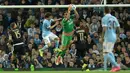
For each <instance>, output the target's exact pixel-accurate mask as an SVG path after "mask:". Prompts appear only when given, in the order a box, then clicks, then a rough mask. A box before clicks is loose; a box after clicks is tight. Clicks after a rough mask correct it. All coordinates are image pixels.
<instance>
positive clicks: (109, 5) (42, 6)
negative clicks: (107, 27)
mask: <svg viewBox="0 0 130 73" xmlns="http://www.w3.org/2000/svg"><path fill="white" fill-rule="evenodd" d="M103 2H104V3H103ZM102 3H103V4H102ZM68 6H69V5H0V9H4V8H67V7H68ZM105 6H107V7H130V4H107V0H102V1H101V4H98V5H97V4H95V5H76V7H77V8H87V7H105Z"/></svg>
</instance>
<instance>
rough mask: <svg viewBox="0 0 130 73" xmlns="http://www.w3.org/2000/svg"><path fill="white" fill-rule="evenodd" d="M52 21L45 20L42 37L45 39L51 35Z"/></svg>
mask: <svg viewBox="0 0 130 73" xmlns="http://www.w3.org/2000/svg"><path fill="white" fill-rule="evenodd" d="M50 26H51V20H47V19H44V21H43V25H42V36H43V37H45V36H47V35H49V34H50V33H51V31H50Z"/></svg>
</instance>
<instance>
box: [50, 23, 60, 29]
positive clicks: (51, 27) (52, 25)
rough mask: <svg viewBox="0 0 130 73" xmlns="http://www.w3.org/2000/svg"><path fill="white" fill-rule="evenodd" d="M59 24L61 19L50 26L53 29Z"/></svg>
mask: <svg viewBox="0 0 130 73" xmlns="http://www.w3.org/2000/svg"><path fill="white" fill-rule="evenodd" d="M58 24H59V21H56V23H55V24H54V25H52V26H51V27H50V29H53V28H54V27H56V26H57V25H58Z"/></svg>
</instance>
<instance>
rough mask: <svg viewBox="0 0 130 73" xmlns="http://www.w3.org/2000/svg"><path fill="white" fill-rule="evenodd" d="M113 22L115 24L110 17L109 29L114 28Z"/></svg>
mask: <svg viewBox="0 0 130 73" xmlns="http://www.w3.org/2000/svg"><path fill="white" fill-rule="evenodd" d="M114 24H115V21H113V20H112V19H111V20H110V21H109V27H108V28H109V29H114Z"/></svg>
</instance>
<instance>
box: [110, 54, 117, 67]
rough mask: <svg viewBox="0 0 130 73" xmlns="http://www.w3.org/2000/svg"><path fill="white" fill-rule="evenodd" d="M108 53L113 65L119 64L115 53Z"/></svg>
mask: <svg viewBox="0 0 130 73" xmlns="http://www.w3.org/2000/svg"><path fill="white" fill-rule="evenodd" d="M108 55H109V60H110V62H111V63H112V65H113V66H114V67H117V66H118V64H117V62H116V61H115V57H114V54H113V53H108Z"/></svg>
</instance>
